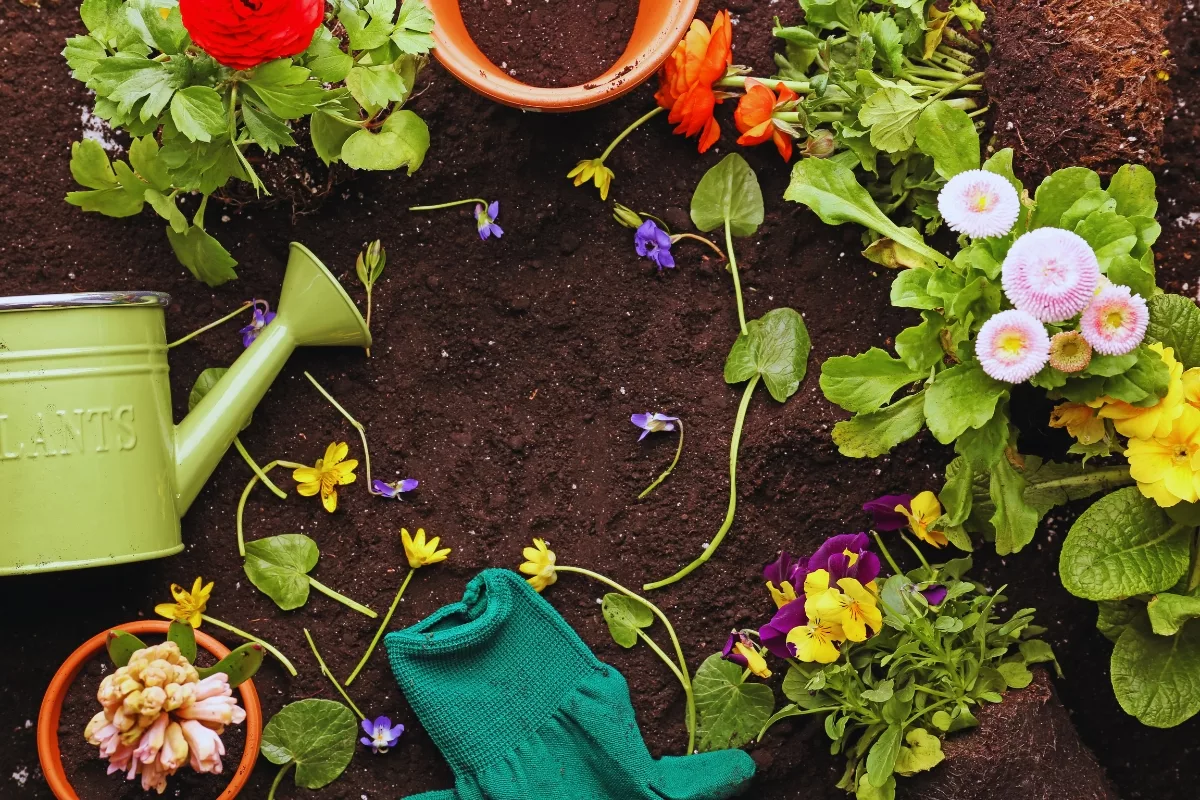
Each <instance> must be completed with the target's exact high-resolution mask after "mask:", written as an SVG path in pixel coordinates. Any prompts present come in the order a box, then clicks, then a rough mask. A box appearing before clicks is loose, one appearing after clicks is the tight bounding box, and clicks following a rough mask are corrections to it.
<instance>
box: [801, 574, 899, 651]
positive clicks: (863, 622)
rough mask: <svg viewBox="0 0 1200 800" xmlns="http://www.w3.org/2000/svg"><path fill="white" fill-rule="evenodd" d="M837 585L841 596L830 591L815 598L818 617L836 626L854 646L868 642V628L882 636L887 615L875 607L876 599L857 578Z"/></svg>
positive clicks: (837, 592) (814, 603)
mask: <svg viewBox="0 0 1200 800" xmlns="http://www.w3.org/2000/svg"><path fill="white" fill-rule="evenodd" d="M837 583H838V587H839V588H840V589H841V591H840V592H839V591H838V590H837V589H828V590H826V591H824V592H822V593H821V594H819V595H817V596H816V597H815V598H814V601H813V610H814V611H816V616H817V617H818V618H820V619H824V620H829V621H830V622H836V623H837V624H838V625H840V626H841V627H842V631H843V632H844V633H845V634H846V638H847V639H849V640H850V641H852V642H862V641H865V640H866V638H867V628H868V627H870V628H871V631H872V632H873V633H879V631H880V629H881V628H882V627H883V614H882V613H880V611H879V608H878V606H876V605H875V595H873V594H872V593H871V592H870V591H869V590H868V589H867V587H865V586H863V585H862V584H861V583H859V582H858V581H856V580H855V579H854V578H842V579H841V580H839V581H838V582H837Z"/></svg>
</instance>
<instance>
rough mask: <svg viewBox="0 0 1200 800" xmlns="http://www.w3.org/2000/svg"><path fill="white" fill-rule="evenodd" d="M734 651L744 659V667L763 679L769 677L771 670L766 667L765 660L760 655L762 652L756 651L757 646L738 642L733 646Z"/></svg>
mask: <svg viewBox="0 0 1200 800" xmlns="http://www.w3.org/2000/svg"><path fill="white" fill-rule="evenodd" d="M733 649H734V651H735V652H736V653H737V654H738V655H740V656H741V657H742V658H744V659H746V669H748V670H750V672H751V673H753V674H754V675H757V676H758V677H760V678H763V679H764V680H765V679H767V678H769V677H771V670H770V668H769V667H767V660H766V659H765V658H763V657H762V653H760V652H758V648H756V647H753V646H750V645H746V644H744V643H742V642H738V643H737V644H735V645H734V646H733Z"/></svg>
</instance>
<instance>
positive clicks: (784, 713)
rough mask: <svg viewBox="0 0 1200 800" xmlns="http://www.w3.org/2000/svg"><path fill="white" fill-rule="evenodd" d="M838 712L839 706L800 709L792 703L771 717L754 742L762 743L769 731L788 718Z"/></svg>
mask: <svg viewBox="0 0 1200 800" xmlns="http://www.w3.org/2000/svg"><path fill="white" fill-rule="evenodd" d="M837 710H838V706H827V707H825V708H806V709H800V708H799V707H797V706H796V704H795V703H790V704H788V705H786V706H784V707H783V708H781V709H779V710H778V711H776V712H775V713H774V714H772V715H771V717H770V719H768V720H767V721H766V724H764V725H763V726H762V730H761V731H759V732H758V736H756V737H755V738H754V741H756V742H761V741H762V738H763V737H764V736H766V735H767V730H768V729H769V728H770V727H771V726H772V725H774V724H775V723H776V722H779V720H781V719H787V718H788V717H802V716H804V715H806V714H824V713H826V712H829V711H837Z"/></svg>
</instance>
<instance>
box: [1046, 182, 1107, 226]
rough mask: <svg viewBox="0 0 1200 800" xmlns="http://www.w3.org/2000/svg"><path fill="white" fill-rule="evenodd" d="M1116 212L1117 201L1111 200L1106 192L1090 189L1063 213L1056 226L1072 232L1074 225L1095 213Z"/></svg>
mask: <svg viewBox="0 0 1200 800" xmlns="http://www.w3.org/2000/svg"><path fill="white" fill-rule="evenodd" d="M1116 210H1117V201H1116V200H1114V199H1112V197H1110V196H1109V194H1108V192H1106V191H1104V190H1103V189H1092V190H1090V191H1087V192H1084V193H1083V194H1082V195H1080V196H1079V199H1078V200H1076V201H1075V202H1074V203H1072V204H1071V207H1070V208H1068V209H1067V210H1066V211H1065V212H1063V215H1062V219H1060V220H1059V222H1058V225H1059V227H1061V228H1065V229H1067V230H1069V231H1073V230H1075V226H1076V225H1078V224H1079V223H1081V222H1083V220H1084V219H1086V218H1087V217H1088V216H1090V215H1091V214H1094V213H1096V212H1097V211H1116Z"/></svg>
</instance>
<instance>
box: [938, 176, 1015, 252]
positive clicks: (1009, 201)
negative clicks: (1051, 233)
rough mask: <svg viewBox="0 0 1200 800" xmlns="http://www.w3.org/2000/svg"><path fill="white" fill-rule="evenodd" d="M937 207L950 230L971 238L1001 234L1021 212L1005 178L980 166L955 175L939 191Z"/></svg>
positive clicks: (1011, 225)
mask: <svg viewBox="0 0 1200 800" xmlns="http://www.w3.org/2000/svg"><path fill="white" fill-rule="evenodd" d="M938 210H939V211H940V212H942V218H943V219H945V220H946V224H947V225H948V226H950V229H951V230H954V231H958V232H959V233H965V234H967V235H968V236H970V237H972V238H974V239H982V238H985V237H989V236H1003V235H1005V234H1006V233H1008V232H1009V231H1011V230H1012V227H1013V225H1014V224H1016V222H1017V216H1018V215H1019V214H1020V213H1021V198H1020V197H1018V196H1017V190H1016V189H1014V188H1013V185H1012V184H1011V183H1009V182H1008V180H1007V179H1005V178H1004V177H1002V176H1000V175H997V174H996V173H994V172H988V171H986V170H982V169H970V170H967V171H966V172H960V173H959V174H957V175H955V176H954V177H953V178H951V179H950V180H949V181H947V182H946V185H945V186H943V187H942V190H941V192H939V193H938Z"/></svg>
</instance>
